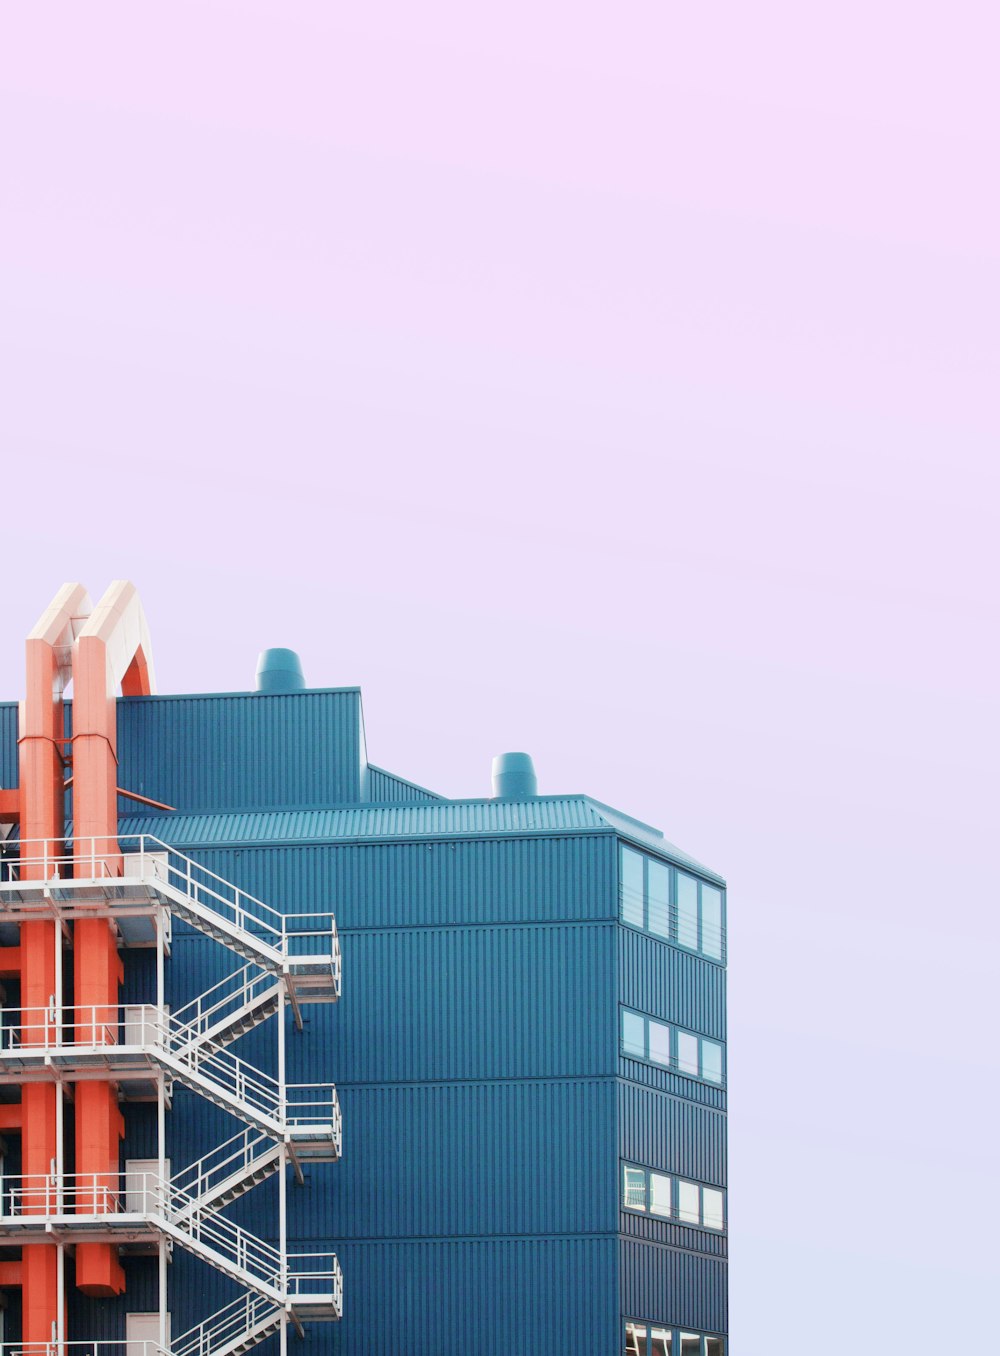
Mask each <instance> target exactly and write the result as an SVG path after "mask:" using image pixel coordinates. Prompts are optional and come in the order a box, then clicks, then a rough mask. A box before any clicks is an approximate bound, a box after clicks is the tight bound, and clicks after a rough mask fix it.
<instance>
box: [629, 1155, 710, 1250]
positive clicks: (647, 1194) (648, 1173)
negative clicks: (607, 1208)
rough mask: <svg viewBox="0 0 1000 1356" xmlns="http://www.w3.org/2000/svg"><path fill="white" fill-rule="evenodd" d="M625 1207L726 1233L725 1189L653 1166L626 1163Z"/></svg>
mask: <svg viewBox="0 0 1000 1356" xmlns="http://www.w3.org/2000/svg"><path fill="white" fill-rule="evenodd" d="M622 1209H623V1210H638V1211H640V1212H641V1213H642V1214H649V1215H658V1216H659V1217H660V1219H673V1220H677V1222H678V1223H680V1224H697V1225H699V1226H700V1227H701V1228H703V1229H714V1230H715V1231H716V1232H717V1233H723V1232H724V1231H725V1227H726V1220H725V1192H723V1191H721V1190H720V1189H719V1188H718V1187H710V1186H703V1185H702V1183H701V1182H689V1181H687V1180H686V1179H685V1178H682V1177H668V1176H667V1175H666V1173H663V1172H654V1171H653V1169H652V1168H640V1167H638V1166H636V1164H634V1163H623V1164H622Z"/></svg>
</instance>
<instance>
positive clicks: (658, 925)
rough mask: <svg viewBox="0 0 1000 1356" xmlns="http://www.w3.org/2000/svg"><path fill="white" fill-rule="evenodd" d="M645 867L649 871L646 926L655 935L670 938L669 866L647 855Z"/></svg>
mask: <svg viewBox="0 0 1000 1356" xmlns="http://www.w3.org/2000/svg"><path fill="white" fill-rule="evenodd" d="M646 867H647V870H648V873H649V884H648V890H647V905H648V909H649V915H648V920H647V923H646V926H647V927H648V929H649V931H650V932H652V933H653V934H654V936H656V937H666V938H667V939H668V940H669V938H670V867H669V866H665V865H664V864H663V862H654V861H653V859H652V857H647V859H646Z"/></svg>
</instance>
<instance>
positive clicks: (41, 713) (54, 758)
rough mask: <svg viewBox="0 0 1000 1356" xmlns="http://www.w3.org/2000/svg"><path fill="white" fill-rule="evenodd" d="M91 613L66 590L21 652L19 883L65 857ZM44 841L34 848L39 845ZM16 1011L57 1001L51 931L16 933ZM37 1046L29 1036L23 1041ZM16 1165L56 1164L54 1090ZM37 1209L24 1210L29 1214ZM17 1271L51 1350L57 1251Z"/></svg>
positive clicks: (40, 1248)
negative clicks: (71, 699) (75, 650)
mask: <svg viewBox="0 0 1000 1356" xmlns="http://www.w3.org/2000/svg"><path fill="white" fill-rule="evenodd" d="M89 610H90V600H89V599H88V598H87V594H86V590H84V589H83V588H82V587H81V586H80V585H79V584H75V585H74V584H67V585H65V586H64V587H63V588H62V589H61V590H60V592H59V593H58V594H57V595H56V598H55V600H54V601H53V603H52V606H51V607H50V608H49V610H48V612H46V613H45V614H44V615H43V617H42V618H41V620H40V621H39V623H38V625H37V626H36V627H35V628H34V630H33V631H32V633H31V635H30V636H29V637H28V640H27V642H26V644H25V658H26V668H27V673H26V685H25V695H24V705H23V708H22V715H21V729H20V735H19V740H18V762H19V782H20V794H19V801H20V804H19V814H20V821H21V856H22V859H28V860H24V864H23V866H22V876H23V878H24V879H38V878H40V877H43V876H44V875H45V874H46V867H45V865H44V864H43V863H39V862H37V861H35V862H33V861H32V860H31V859H32V858H36V859H37V858H38V857H39V856H42V857H43V858H44V857H45V856H46V855H49V854H53V855H57V854H59V853H61V851H62V839H63V832H64V828H63V785H62V783H63V769H62V752H61V750H62V738H63V703H62V693H63V688H64V686H65V678H66V670H65V664H60V662H59V658H58V656H57V653H56V645H57V644H58V645H60V646H61V647H63V646H65V644H66V642H67V639H69V640H70V641H71V640H72V636H73V632H74V623H75V620H76V619H78V618H80V616H81V615H85V614H86V613H88V612H89ZM39 839H41V840H42V842H41V843H39V842H38V841H37V840H39ZM20 941H21V1006H22V1007H25V1008H46V1007H48V1005H49V1003H50V1002H51V1001H52V999H53V998H54V997H55V948H56V929H55V924H54V923H49V922H44V923H43V922H38V923H24V924H22V926H21V938H20ZM38 1039H40V1032H36V1031H32V1030H30V1029H29V1030H28V1031H26V1032H25V1040H26V1041H35V1040H38ZM20 1110H21V1146H22V1148H21V1158H22V1172H23V1173H24V1174H25V1176H34V1175H44V1174H45V1173H48V1172H49V1171H50V1170H51V1165H52V1162H53V1160H54V1159H55V1158H56V1088H55V1084H54V1083H31V1084H26V1085H25V1086H24V1088H23V1089H22V1093H21V1108H20ZM32 1208H34V1209H36V1210H41V1208H42V1207H41V1205H38V1206H36V1207H32V1206H30V1205H26V1206H25V1209H26V1210H31V1209H32ZM24 1251H25V1257H24V1260H23V1262H22V1265H21V1275H22V1285H23V1289H24V1295H23V1320H22V1323H23V1331H22V1340H23V1341H24V1342H25V1343H32V1342H50V1341H51V1340H52V1334H53V1331H54V1325H55V1324H56V1323H57V1321H58V1316H59V1315H58V1311H59V1288H58V1269H57V1268H58V1263H57V1249H56V1248H55V1247H54V1246H53V1245H51V1244H36V1245H33V1246H32V1247H30V1248H26V1249H25V1250H24Z"/></svg>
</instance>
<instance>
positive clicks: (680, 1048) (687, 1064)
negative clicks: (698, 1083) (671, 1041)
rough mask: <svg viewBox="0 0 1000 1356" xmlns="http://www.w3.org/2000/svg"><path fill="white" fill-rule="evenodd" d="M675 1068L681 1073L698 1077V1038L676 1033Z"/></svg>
mask: <svg viewBox="0 0 1000 1356" xmlns="http://www.w3.org/2000/svg"><path fill="white" fill-rule="evenodd" d="M677 1067H678V1069H679V1070H680V1071H681V1073H686V1074H694V1076H695V1078H697V1077H698V1037H697V1036H691V1035H689V1034H688V1033H687V1032H686V1031H678V1033H677Z"/></svg>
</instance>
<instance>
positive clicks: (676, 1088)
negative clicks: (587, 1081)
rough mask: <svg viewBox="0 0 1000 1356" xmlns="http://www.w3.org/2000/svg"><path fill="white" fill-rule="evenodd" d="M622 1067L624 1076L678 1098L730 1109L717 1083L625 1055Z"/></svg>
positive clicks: (718, 1109) (723, 1092)
mask: <svg viewBox="0 0 1000 1356" xmlns="http://www.w3.org/2000/svg"><path fill="white" fill-rule="evenodd" d="M619 1070H620V1073H621V1075H622V1077H623V1078H627V1079H629V1080H630V1081H631V1082H633V1083H639V1084H641V1085H642V1086H643V1087H646V1088H655V1089H656V1090H657V1091H658V1092H669V1093H670V1094H671V1095H672V1096H674V1097H685V1098H687V1099H688V1100H689V1101H691V1102H697V1103H698V1104H699V1105H700V1106H710V1107H714V1108H715V1109H716V1110H717V1111H725V1109H726V1094H725V1091H724V1090H723V1089H722V1088H720V1087H717V1086H716V1085H715V1084H714V1083H705V1082H703V1081H702V1080H701V1079H698V1078H688V1077H687V1076H686V1075H685V1074H682V1073H674V1071H673V1070H672V1069H664V1068H661V1066H660V1065H659V1064H647V1063H646V1062H645V1060H641V1059H631V1058H630V1057H629V1056H628V1055H622V1056H621V1059H620V1061H619Z"/></svg>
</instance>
